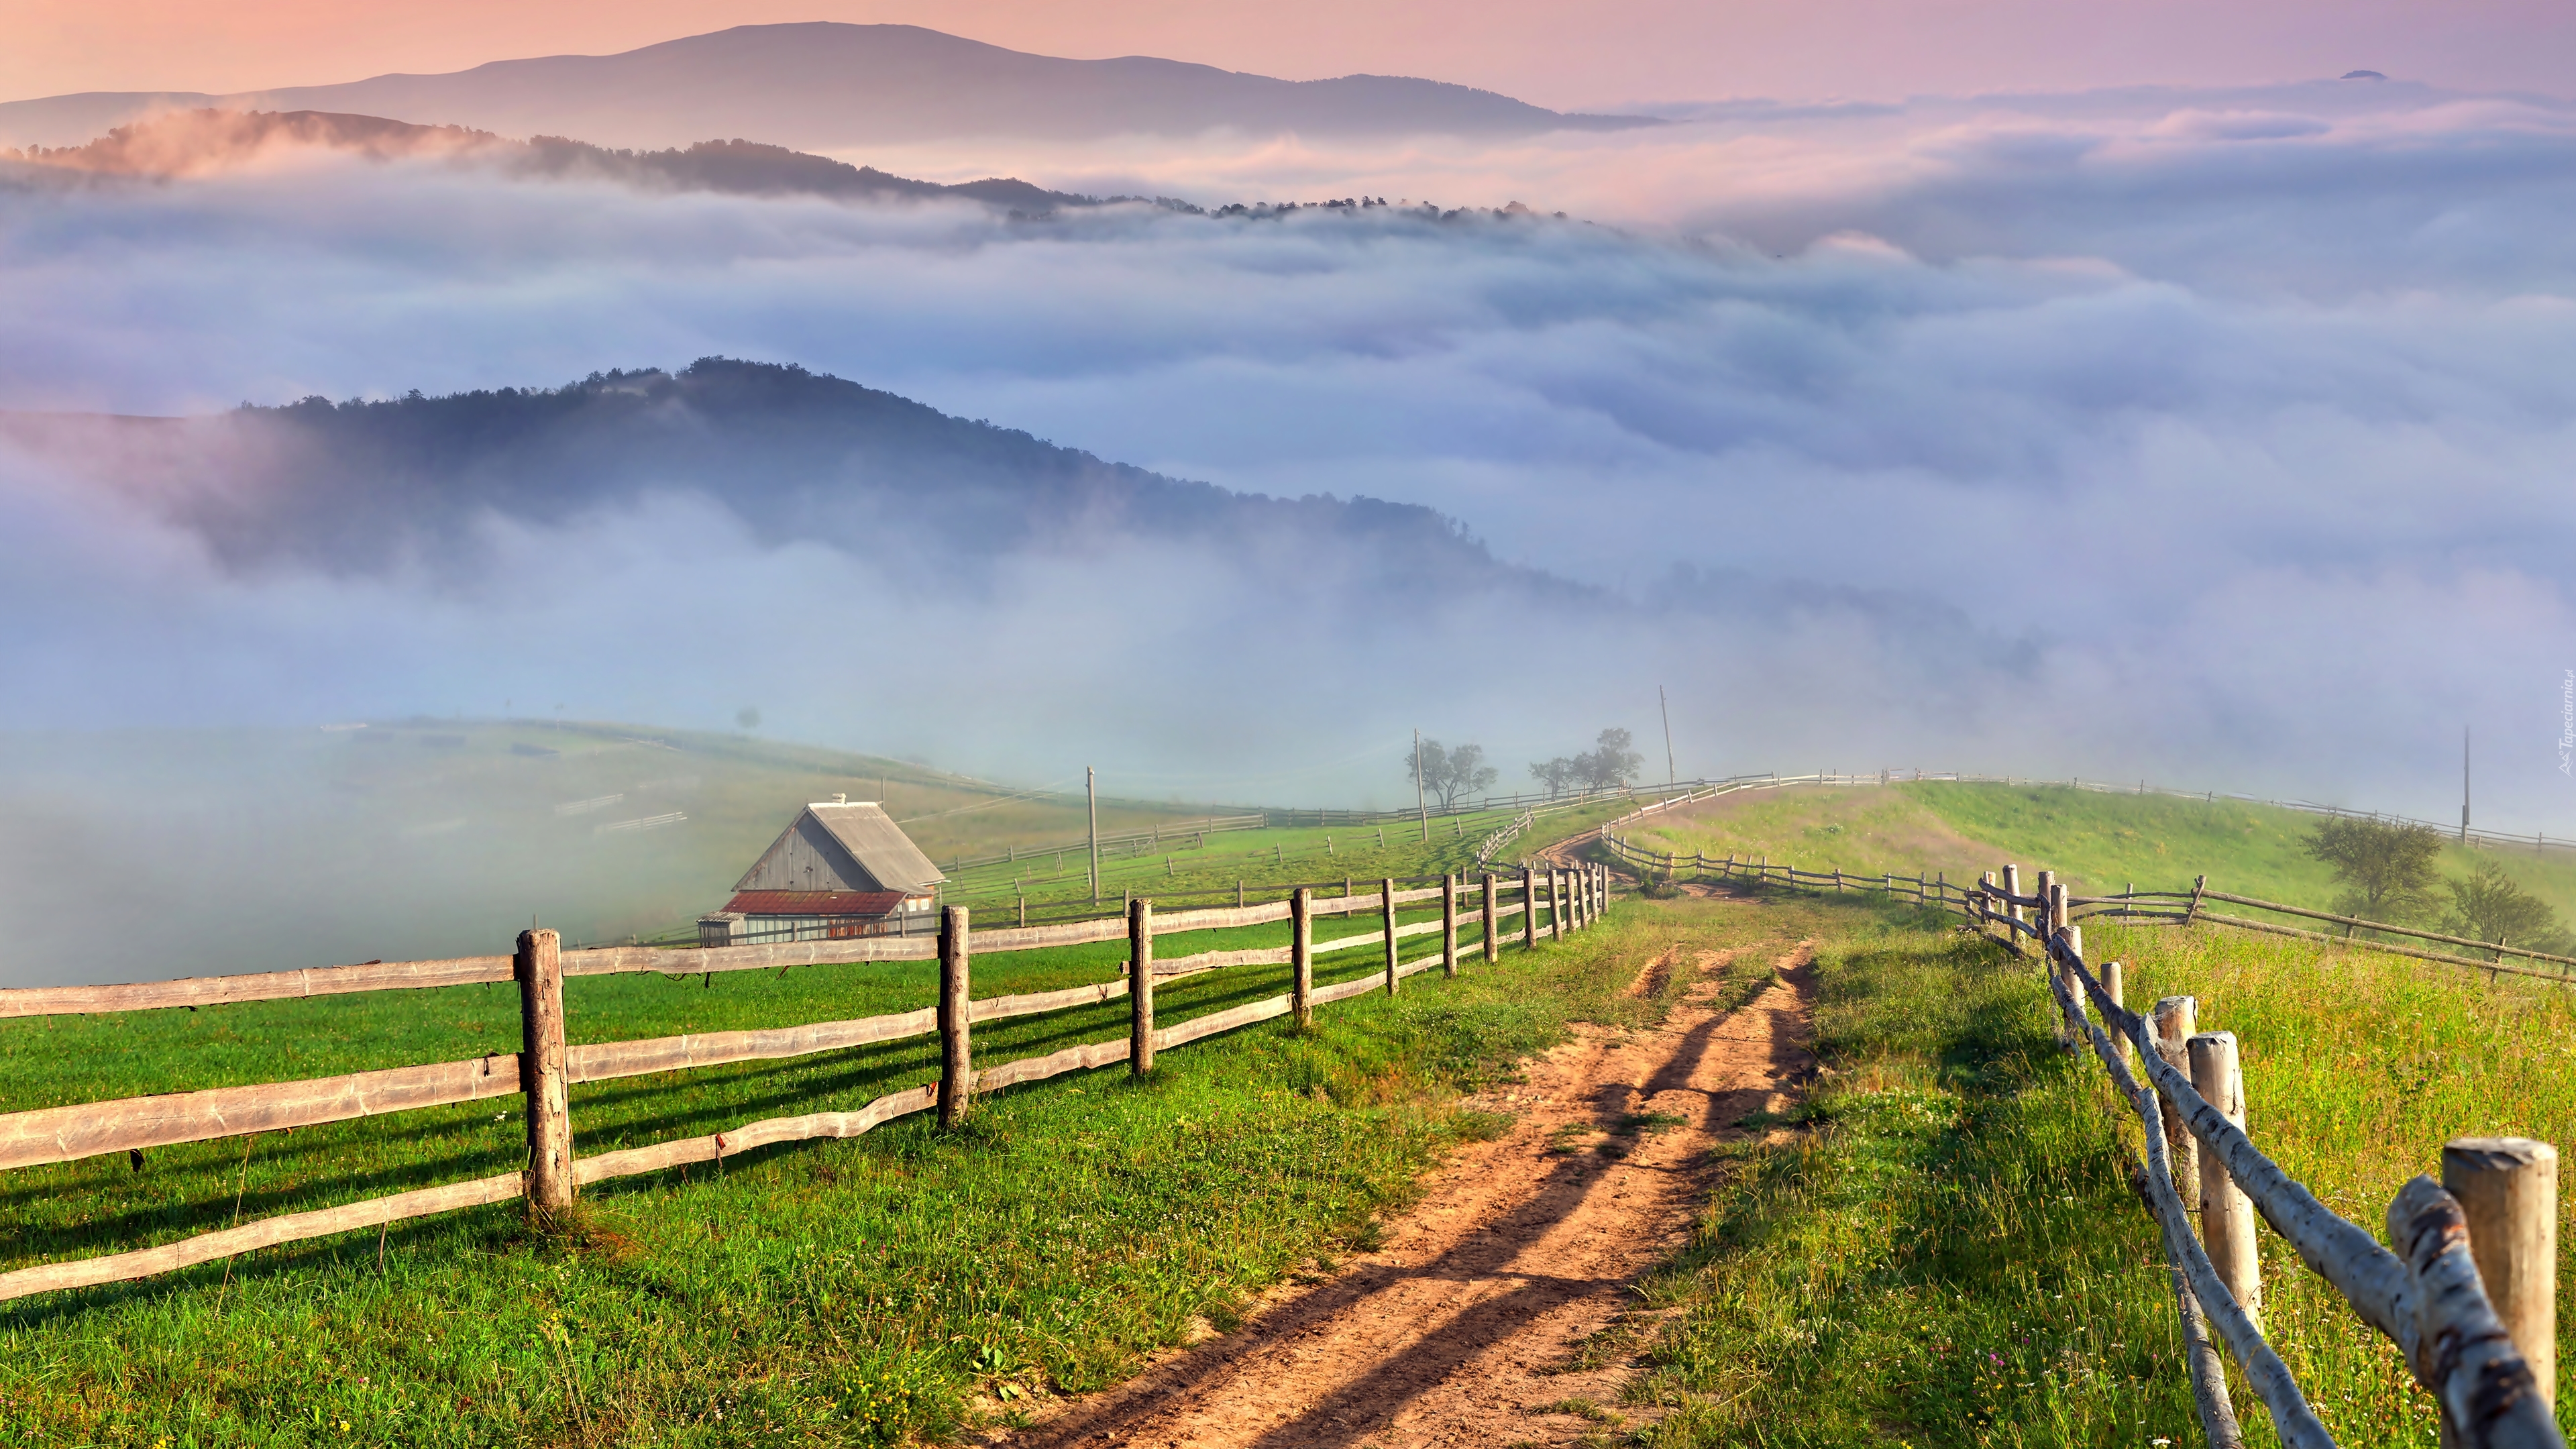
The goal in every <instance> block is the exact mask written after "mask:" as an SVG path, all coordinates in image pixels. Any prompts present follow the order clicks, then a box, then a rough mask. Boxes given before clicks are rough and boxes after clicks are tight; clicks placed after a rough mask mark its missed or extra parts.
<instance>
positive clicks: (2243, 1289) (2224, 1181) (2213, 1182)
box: [2184, 1031, 2263, 1326]
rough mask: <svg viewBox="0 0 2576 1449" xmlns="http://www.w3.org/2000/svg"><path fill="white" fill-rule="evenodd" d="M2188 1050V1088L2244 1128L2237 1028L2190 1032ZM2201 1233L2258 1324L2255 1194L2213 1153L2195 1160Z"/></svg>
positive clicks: (2222, 1276)
mask: <svg viewBox="0 0 2576 1449" xmlns="http://www.w3.org/2000/svg"><path fill="white" fill-rule="evenodd" d="M2184 1045H2185V1048H2186V1049H2187V1050H2188V1051H2189V1053H2190V1055H2191V1085H2192V1090H2194V1091H2196V1092H2198V1093H2200V1095H2201V1096H2202V1097H2203V1098H2205V1099H2206V1100H2207V1101H2208V1102H2209V1104H2210V1105H2211V1106H2214V1107H2216V1108H2217V1109H2218V1110H2219V1113H2220V1115H2222V1116H2224V1117H2226V1119H2227V1120H2228V1121H2229V1122H2230V1123H2233V1124H2234V1125H2235V1127H2236V1129H2237V1130H2238V1131H2240V1132H2241V1131H2243V1130H2244V1129H2245V1074H2244V1072H2243V1071H2242V1070H2241V1068H2240V1064H2239V1063H2238V1061H2237V1054H2236V1033H2234V1032H2232V1031H2204V1032H2197V1033H2194V1034H2193V1036H2192V1038H2191V1040H2190V1041H2189V1042H2187V1043H2185V1044H2184ZM2200 1238H2201V1241H2202V1243H2204V1244H2206V1245H2207V1247H2208V1249H2209V1261H2210V1263H2211V1264H2212V1265H2213V1266H2215V1267H2216V1268H2217V1269H2218V1281H2219V1282H2221V1283H2224V1284H2226V1285H2227V1295H2228V1296H2229V1297H2231V1298H2233V1299H2235V1300H2236V1306H2237V1307H2239V1308H2242V1309H2244V1310H2245V1316H2246V1317H2247V1318H2248V1319H2251V1320H2253V1321H2254V1323H2255V1324H2256V1325H2257V1326H2260V1325H2261V1323H2262V1316H2261V1310H2262V1293H2263V1272H2262V1259H2261V1249H2260V1248H2259V1246H2258V1245H2257V1244H2256V1242H2255V1239H2254V1200H2253V1199H2252V1198H2250V1197H2247V1196H2246V1195H2245V1190H2244V1189H2243V1188H2241V1187H2238V1186H2237V1185H2236V1181H2235V1179H2234V1178H2233V1177H2231V1176H2229V1175H2228V1171H2227V1164H2226V1162H2225V1161H2224V1160H2222V1159H2221V1158H2219V1156H2218V1155H2217V1154H2215V1153H2212V1154H2211V1155H2210V1157H2209V1160H2208V1161H2206V1162H2203V1163H2201V1164H2200Z"/></svg>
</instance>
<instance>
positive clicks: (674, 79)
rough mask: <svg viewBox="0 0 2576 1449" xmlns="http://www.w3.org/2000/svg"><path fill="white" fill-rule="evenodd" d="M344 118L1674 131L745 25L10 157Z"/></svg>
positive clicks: (691, 129)
mask: <svg viewBox="0 0 2576 1449" xmlns="http://www.w3.org/2000/svg"><path fill="white" fill-rule="evenodd" d="M205 108H221V109H229V110H272V111H332V112H342V113H355V114H364V115H371V116H384V117H389V118H391V119H395V120H401V121H409V122H412V123H415V124H421V125H436V126H445V125H453V126H463V127H466V128H469V129H474V130H485V131H493V132H497V133H499V134H502V135H505V136H514V137H528V136H536V135H571V136H580V137H582V138H584V139H585V140H589V141H593V142H597V143H599V144H602V145H606V146H610V147H642V148H651V149H658V148H668V147H674V146H685V145H687V144H689V143H691V142H693V141H698V140H703V139H705V138H706V137H709V136H759V137H761V138H762V139H764V140H767V141H772V142H776V143H779V144H781V145H785V146H790V147H795V148H799V149H811V150H833V149H842V148H848V147H854V146H866V145H871V144H887V143H898V142H923V141H942V140H966V139H975V138H1020V139H1044V140H1059V141H1061V140H1092V139H1100V138H1104V137H1109V136H1117V135H1160V136H1186V135H1196V134H1199V133H1202V132H1206V131H1212V130H1235V131H1245V132H1252V133H1259V134H1268V133H1276V132H1283V131H1294V132H1298V133H1300V134H1306V135H1317V136H1361V135H1381V136H1382V135H1404V134H1441V135H1477V136H1497V135H1527V134H1534V133H1537V132H1542V131H1552V130H1568V129H1572V130H1615V129H1624V128H1627V127H1633V126H1652V125H1660V124H1663V123H1662V122H1660V121H1658V120H1655V119H1653V118H1651V117H1641V116H1593V115H1582V114H1567V113H1560V112H1557V111H1551V110H1547V109H1545V108H1543V107H1539V106H1533V105H1529V104H1527V103H1525V102H1522V101H1517V100H1514V99H1512V98H1511V97H1509V96H1504V95H1498V94H1495V93H1494V92H1492V91H1483V90H1477V89H1474V88H1472V87H1469V86H1461V85H1452V84H1449V83H1447V82H1443V81H1431V80H1419V79H1414V78H1410V77H1401V76H1372V75H1349V76H1341V77H1337V78H1335V79H1331V80H1317V81H1286V80H1278V79H1275V78H1273V77H1269V76H1259V75H1249V74H1245V73H1242V72H1237V71H1227V70H1220V69H1218V68H1216V67H1214V66H1206V65H1194V64H1190V63H1187V62H1183V61H1173V60H1161V59H1156V58H1154V57H1150V56H1125V57H1121V58H1118V59H1115V60H1067V59H1063V58H1060V57H1056V56H1043V55H1030V54H1027V53H1025V52H1021V51H1014V50H1006V49H1003V48H1002V47H1000V46H996V45H986V44H983V43H981V42H979V41H973V40H967V39H963V38H961V37H958V36H954V35H947V34H943V33H941V32H939V31H936V30H926V29H923V28H921V27H919V26H912V25H845V24H839V23H835V22H826V21H814V22H806V23H800V24H789V25H744V26H737V27H735V28H733V29H730V30H721V31H716V32H714V33H712V34H707V35H696V36H689V37H686V38H683V39H679V40H671V41H665V42H663V43H661V44H659V45H648V46H645V47H643V48H642V49H639V50H631V51H626V52H623V53H621V54H617V55H605V56H581V55H561V56H546V57H541V58H533V59H526V60H504V61H494V62H492V63H490V64H488V65H481V66H477V67H475V68H474V69H472V70H465V71H456V72H452V73H449V74H445V75H383V76H376V77H373V78H371V79H368V80H361V81H351V82H347V83H345V84H340V85H323V86H294V87H287V88H284V89H279V90H269V91H246V92H239V93H235V94H232V95H225V96H218V95H207V94H202V93H198V92H177V91H93V92H86V93H82V94H77V95H66V96H49V97H43V98H39V99H34V100H21V101H11V102H8V103H6V104H0V145H8V146H30V145H42V146H68V145H78V144H81V143H83V142H86V141H89V140H90V139H92V138H94V137H97V136H99V135H101V134H102V133H104V132H106V131H108V130H109V129H111V128H113V127H116V126H121V125H126V124H128V123H130V122H133V121H135V120H138V119H141V118H142V117H144V116H147V115H151V114H154V113H156V112H159V111H165V110H196V109H205Z"/></svg>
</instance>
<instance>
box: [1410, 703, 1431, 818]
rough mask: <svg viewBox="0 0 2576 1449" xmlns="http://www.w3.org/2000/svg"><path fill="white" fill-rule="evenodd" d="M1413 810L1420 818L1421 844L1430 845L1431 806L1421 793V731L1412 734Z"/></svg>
mask: <svg viewBox="0 0 2576 1449" xmlns="http://www.w3.org/2000/svg"><path fill="white" fill-rule="evenodd" d="M1413 808H1414V810H1415V812H1416V813H1418V814H1420V815H1421V816H1422V843H1423V844H1425V845H1429V844H1430V843H1431V804H1430V802H1429V800H1427V799H1426V798H1425V797H1424V796H1423V793H1422V731H1420V730H1415V731H1414V732H1413Z"/></svg>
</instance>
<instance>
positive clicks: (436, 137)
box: [0, 109, 1098, 212]
mask: <svg viewBox="0 0 2576 1449" xmlns="http://www.w3.org/2000/svg"><path fill="white" fill-rule="evenodd" d="M290 146H292V147H309V148H314V149H320V150H330V151H342V152H349V153H353V154H356V155H361V156H365V157H368V158H369V159H372V160H378V161H385V160H392V159H395V158H402V157H414V158H455V159H468V160H473V161H476V162H480V163H485V164H489V165H493V166H497V167H500V168H502V169H503V170H504V171H505V172H507V173H508V174H512V175H517V176H525V177H536V178H544V179H549V180H563V179H572V180H605V181H616V182H622V183H624V184H626V185H629V186H636V187H643V188H648V189H659V190H668V191H718V192H728V193H732V194H735V195H752V196H773V195H787V194H801V195H810V196H827V197H831V198H834V199H836V200H842V201H883V200H888V199H899V200H916V201H919V200H932V199H937V198H943V197H962V198H965V199H968V200H972V201H982V202H987V203H990V204H992V205H996V206H1006V207H1012V208H1016V209H1021V210H1027V211H1037V212H1044V211H1051V210H1053V209H1054V208H1056V207H1059V206H1093V205H1097V204H1098V201H1097V199H1096V198H1094V197H1089V196H1076V195H1073V194H1071V193H1069V192H1062V191H1049V190H1047V189H1045V188H1044V187H1040V186H1034V185H1031V184H1030V183H1028V182H1026V181H1021V180H1017V179H1014V178H1010V177H987V178H985V179H984V180H981V181H964V182H959V183H957V184H955V185H942V184H941V183H939V182H936V181H916V180H913V179H912V178H910V177H906V176H896V175H893V174H891V173H889V172H884V171H879V170H878V169H876V168H875V167H873V166H853V165H851V164H850V163H849V162H846V161H835V160H833V159H832V158H831V157H829V156H812V155H808V154H806V153H805V152H802V151H791V150H789V149H788V148H786V147H784V146H771V145H766V144H763V143H760V142H756V141H744V140H740V139H736V140H730V141H699V142H695V143H693V144H691V145H688V146H684V147H672V148H670V149H668V150H662V151H635V150H618V149H613V148H610V147H606V146H594V145H591V144H590V143H589V142H587V141H577V140H572V139H569V138H567V137H563V136H538V137H535V138H534V139H531V140H528V141H513V140H510V139H508V138H507V137H503V136H496V135H494V134H493V133H491V132H489V131H478V130H474V129H471V128H469V127H465V126H419V125H413V124H412V123H410V122H408V121H389V120H386V119H385V118H384V117H382V116H353V115H343V114H340V113H338V112H333V111H226V110H213V109H200V110H192V111H170V112H165V113H163V114H160V115H156V116H153V117H151V118H149V119H147V120H142V121H137V122H135V123H133V124H132V125H126V126H119V127H117V128H116V129H114V130H112V131H109V132H108V133H107V134H106V135H104V136H101V137H99V138H97V139H96V140H93V141H89V142H85V143H83V144H81V145H78V146H53V147H48V146H35V147H31V148H29V149H27V150H24V151H13V150H9V149H7V148H0V163H7V162H21V163H25V164H24V166H23V167H22V168H19V169H18V170H17V171H16V172H15V173H14V174H15V175H16V177H17V179H19V180H21V181H27V180H42V179H46V178H55V179H63V180H69V179H73V178H77V177H81V176H86V175H104V176H149V177H174V176H188V175H201V174H205V173H208V172H215V171H222V170H226V169H229V168H231V167H235V166H240V165H243V164H245V163H247V162H250V161H252V160H254V159H256V158H257V157H259V156H260V155H262V154H263V153H265V152H267V151H269V150H271V149H274V148H278V147H290ZM8 174H10V173H7V172H0V176H6V175H8Z"/></svg>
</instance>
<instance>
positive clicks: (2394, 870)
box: [2307, 817, 2442, 921]
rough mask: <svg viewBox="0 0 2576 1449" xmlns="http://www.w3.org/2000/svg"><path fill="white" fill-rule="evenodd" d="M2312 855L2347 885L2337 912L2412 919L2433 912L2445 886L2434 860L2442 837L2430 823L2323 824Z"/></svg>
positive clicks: (2314, 836)
mask: <svg viewBox="0 0 2576 1449" xmlns="http://www.w3.org/2000/svg"><path fill="white" fill-rule="evenodd" d="M2307 847H2308V854H2310V855H2312V856H2314V857H2316V858H2317V859H2318V860H2321V861H2324V862H2325V863H2326V864H2327V865H2330V866H2332V867H2334V873H2335V879H2336V880H2338V881H2340V882H2342V883H2343V887H2344V893H2343V898H2342V899H2341V900H2340V901H2339V902H2337V903H2336V909H2337V910H2339V911H2341V912H2343V913H2344V914H2345V915H2348V916H2360V917H2362V918H2364V919H2365V920H2373V921H2410V920H2414V919H2416V918H2418V917H2421V916H2423V915H2425V914H2427V913H2429V912H2430V911H2431V910H2432V908H2433V893H2434V891H2435V889H2436V888H2437V887H2439V886H2440V885H2441V884H2442V873H2441V872H2440V871H2439V870H2437V869H2435V868H2434V864H2433V862H2434V860H2435V858H2436V857H2438V856H2440V855H2441V853H2442V837H2441V836H2440V835H2439V834H2438V833H2436V832H2435V831H2434V829H2433V828H2432V827H2431V826H2429V825H2399V824H2395V823H2392V822H2390V821H2385V820H2357V819H2352V818H2348V817H2346V818H2337V819H2331V820H2322V821H2319V822H2318V823H2317V828H2316V830H2315V832H2314V833H2313V834H2311V835H2309V837H2308V840H2307Z"/></svg>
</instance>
